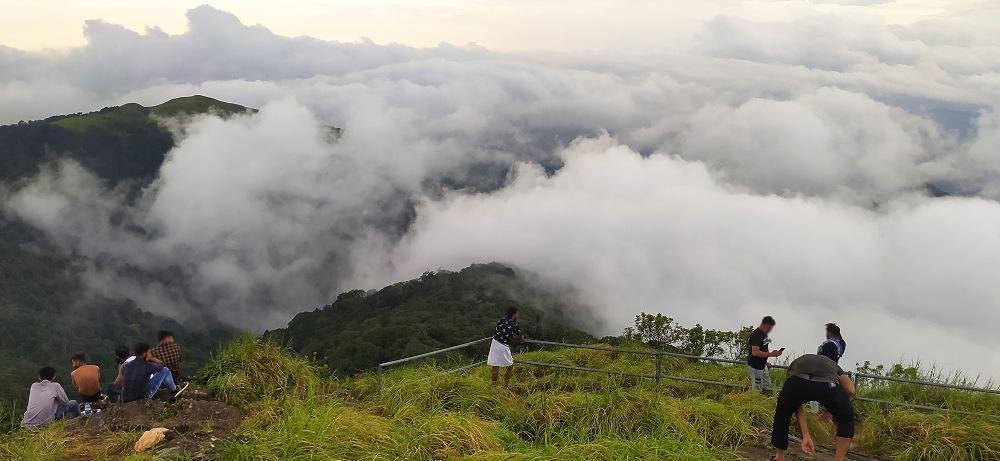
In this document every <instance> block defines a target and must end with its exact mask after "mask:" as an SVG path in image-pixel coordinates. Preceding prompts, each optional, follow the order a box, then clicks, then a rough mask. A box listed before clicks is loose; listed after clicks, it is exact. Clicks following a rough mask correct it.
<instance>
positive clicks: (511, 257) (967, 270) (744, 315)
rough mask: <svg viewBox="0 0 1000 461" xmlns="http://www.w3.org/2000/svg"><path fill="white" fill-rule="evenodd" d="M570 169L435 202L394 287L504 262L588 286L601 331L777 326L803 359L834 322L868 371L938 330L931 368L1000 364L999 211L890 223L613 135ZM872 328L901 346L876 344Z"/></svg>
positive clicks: (907, 213) (989, 205) (947, 205)
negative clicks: (771, 320)
mask: <svg viewBox="0 0 1000 461" xmlns="http://www.w3.org/2000/svg"><path fill="white" fill-rule="evenodd" d="M561 155H562V156H563V157H564V158H565V166H564V167H563V168H562V169H560V170H559V171H558V172H557V173H556V174H554V175H552V176H547V175H546V174H545V173H544V172H543V171H541V170H540V169H538V168H537V167H535V166H532V165H523V166H522V167H521V168H520V169H519V170H518V171H519V173H518V177H517V179H516V180H515V181H514V182H513V183H511V184H510V185H509V186H508V187H506V188H504V189H502V190H499V191H496V192H493V193H489V194H477V195H468V194H452V195H449V196H448V197H447V198H446V199H445V200H438V201H425V202H423V203H422V204H421V205H420V206H419V207H418V209H417V216H418V219H417V221H416V223H415V224H414V226H413V229H412V231H411V233H410V234H409V235H408V236H407V238H406V239H405V240H404V242H403V244H402V245H400V247H399V248H398V250H397V251H398V255H397V256H396V257H395V260H396V261H398V264H397V266H396V269H397V270H398V271H399V274H398V275H397V276H396V277H395V278H399V277H403V276H406V275H409V274H413V273H418V272H419V271H422V270H425V269H426V268H428V267H444V268H455V267H460V266H462V265H464V264H466V262H467V261H487V260H502V261H507V262H509V263H513V264H516V265H518V266H521V267H525V268H528V269H530V270H532V271H536V272H538V273H540V274H545V276H547V277H550V278H552V279H554V280H556V281H558V282H560V283H568V284H573V285H575V286H577V287H578V288H579V290H581V292H582V293H581V297H582V298H583V299H586V300H588V301H589V302H591V303H593V304H595V305H599V306H602V307H603V310H602V311H601V312H600V315H601V316H602V317H603V320H604V321H605V326H604V328H603V329H602V330H601V331H600V332H601V333H614V332H617V331H620V330H621V328H622V327H624V326H626V325H627V323H628V322H629V320H630V319H631V318H632V316H633V315H634V314H635V313H636V312H638V311H640V310H645V311H657V312H667V313H669V314H670V315H672V316H675V317H677V318H678V319H680V320H681V321H683V322H685V323H688V324H692V323H694V322H701V323H702V324H706V325H710V326H713V327H721V328H727V327H732V324H733V322H734V321H736V322H742V324H749V323H752V322H753V321H754V320H755V319H757V318H759V317H762V316H763V315H767V314H772V313H775V312H779V313H780V315H779V322H780V323H781V325H782V328H781V333H780V337H781V338H782V340H784V341H788V342H789V343H790V344H795V345H796V346H794V347H795V348H802V347H803V346H801V344H811V343H810V342H809V341H815V340H816V338H818V337H819V335H820V330H821V329H822V325H823V324H824V323H825V322H829V321H836V322H838V323H840V324H841V325H851V326H853V328H855V329H858V330H862V331H864V332H865V334H864V335H862V334H857V335H851V336H855V338H854V339H856V340H857V344H858V348H857V349H855V350H856V351H857V352H856V355H855V356H854V357H855V358H856V359H858V360H861V358H862V357H864V358H866V359H876V360H883V361H891V360H895V359H899V358H900V356H902V355H903V354H907V355H908V356H909V357H910V358H911V359H913V358H916V357H915V356H914V355H913V354H912V353H911V351H910V348H909V347H907V346H906V345H907V344H912V343H909V341H910V340H911V339H912V338H913V336H912V335H911V333H912V332H917V331H921V332H931V331H935V332H936V333H935V334H934V335H933V336H934V337H938V338H941V337H944V338H945V339H943V341H942V342H939V343H937V344H938V346H940V348H939V349H938V348H935V349H938V350H936V351H930V350H921V351H920V353H919V355H920V356H921V357H922V358H923V359H924V360H926V361H929V362H938V363H949V364H959V365H963V366H967V367H969V368H975V369H984V370H991V369H997V367H998V366H1000V361H997V359H996V357H995V354H993V352H992V351H993V350H995V349H996V347H997V346H998V345H1000V344H998V343H997V342H996V340H995V339H993V337H994V336H995V335H993V334H992V328H993V325H995V324H996V323H997V322H1000V304H998V300H997V297H996V290H995V287H994V286H993V284H992V283H991V282H989V280H994V279H995V278H996V277H997V276H1000V272H998V271H997V269H996V268H997V267H1000V233H998V232H997V230H1000V204H998V203H997V202H993V201H986V200H981V199H948V200H935V201H928V202H920V203H916V204H914V203H906V202H902V203H891V204H888V205H887V207H886V208H887V210H886V211H884V212H882V211H872V210H866V209H862V208H858V207H854V206H849V205H844V204H839V203H836V202H830V201H827V200H821V199H807V198H801V197H795V198H781V197H778V196H774V195H759V194H754V193H748V192H747V191H745V190H740V189H734V188H732V187H731V186H728V185H726V184H724V183H720V182H718V181H717V180H716V179H714V178H713V175H712V174H711V173H710V172H709V171H708V170H707V169H706V167H705V165H703V164H701V163H698V162H688V161H684V160H681V159H678V158H676V157H670V156H667V155H662V154H654V155H652V156H649V157H643V156H641V155H639V154H637V153H636V152H634V151H632V150H631V149H629V148H628V147H626V146H623V145H621V144H619V143H617V142H616V141H615V140H614V139H613V138H610V137H602V138H599V139H596V140H588V141H581V142H578V143H575V144H574V145H572V146H570V147H569V148H568V149H567V150H566V151H564V152H563V153H562V154H561ZM390 278H392V277H390ZM956 312H961V313H962V314H961V315H959V316H956V315H955V313H956ZM734 315H735V316H736V318H735V319H734ZM776 315H777V314H776ZM875 319H879V320H878V322H879V324H880V325H883V327H884V326H886V325H891V326H892V328H891V330H890V331H891V332H887V331H886V330H884V329H883V330H882V332H881V333H878V334H877V335H876V336H871V335H873V334H876V333H877V332H876V330H877V329H878V328H871V327H869V325H870V322H875V321H876V320H875ZM970 319H976V321H975V322H974V323H970ZM960 331H961V332H964V333H961V334H956V333H957V332H960ZM904 332H905V333H904ZM846 334H848V332H847V331H846V329H845V335H846ZM961 337H969V338H976V340H975V341H968V340H963V339H960V338H961ZM792 339H794V340H793V341H791V340H792ZM936 342H937V341H936ZM879 344H882V345H887V344H892V345H893V347H884V348H883V347H879V346H878V345H879ZM959 346H961V350H962V357H961V358H956V357H955V354H954V350H956V349H955V348H956V347H959Z"/></svg>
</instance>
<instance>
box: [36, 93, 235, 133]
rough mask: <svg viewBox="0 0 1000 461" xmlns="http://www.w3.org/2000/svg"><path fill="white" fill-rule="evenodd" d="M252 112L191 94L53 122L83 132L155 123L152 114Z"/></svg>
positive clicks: (120, 129) (170, 115)
mask: <svg viewBox="0 0 1000 461" xmlns="http://www.w3.org/2000/svg"><path fill="white" fill-rule="evenodd" d="M248 110H250V111H252V110H253V109H248V108H246V107H243V106H241V105H239V104H233V103H229V102H224V101H219V100H217V99H212V98H209V97H208V96H202V95H194V96H185V97H182V98H175V99H171V100H169V101H167V102H164V103H162V104H159V105H156V106H150V107H143V106H141V105H139V104H136V103H134V102H133V103H128V104H124V105H121V106H115V107H107V108H104V109H102V110H100V111H97V112H90V113H87V114H80V115H73V116H69V117H65V118H61V119H59V120H56V121H55V122H53V124H54V125H56V126H60V127H62V128H65V129H67V130H70V131H75V132H77V133H82V132H85V131H87V130H90V129H93V128H103V129H106V130H108V131H124V130H129V129H131V128H134V127H136V126H140V125H148V124H150V125H151V124H155V120H153V118H152V116H158V117H175V116H181V115H185V114H204V113H213V112H214V113H219V114H222V115H231V114H236V113H242V112H246V111H248Z"/></svg>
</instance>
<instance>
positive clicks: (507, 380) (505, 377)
mask: <svg viewBox="0 0 1000 461" xmlns="http://www.w3.org/2000/svg"><path fill="white" fill-rule="evenodd" d="M513 373H514V366H513V365H511V366H509V367H507V369H506V370H504V372H503V385H504V386H508V385H510V375H512V374H513Z"/></svg>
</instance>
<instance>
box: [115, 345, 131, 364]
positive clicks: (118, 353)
mask: <svg viewBox="0 0 1000 461" xmlns="http://www.w3.org/2000/svg"><path fill="white" fill-rule="evenodd" d="M115 358H117V359H118V361H119V362H124V361H125V359H127V358H128V346H126V345H124V344H122V345H120V346H118V347H116V348H115Z"/></svg>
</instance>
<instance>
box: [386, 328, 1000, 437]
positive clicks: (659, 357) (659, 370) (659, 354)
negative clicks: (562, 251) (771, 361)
mask: <svg viewBox="0 0 1000 461" xmlns="http://www.w3.org/2000/svg"><path fill="white" fill-rule="evenodd" d="M491 339H492V338H483V339H478V340H475V341H470V342H467V343H464V344H459V345H457V346H452V347H448V348H444V349H439V350H436V351H431V352H427V353H424V354H418V355H414V356H411V357H406V358H402V359H399V360H393V361H390V362H383V363H380V364H379V365H378V368H377V372H376V373H377V384H376V386H377V389H381V387H382V373H383V368H386V367H390V366H393V365H398V364H401V363H405V362H410V361H413V360H419V359H423V358H427V357H431V356H434V355H438V354H443V353H445V352H451V351H456V350H459V349H464V348H467V347H470V346H474V345H476V344H480V343H484V342H486V341H490V340H491ZM524 343H526V344H534V345H537V346H555V347H564V348H572V349H589V350H596V351H603V352H612V353H619V354H634V355H644V356H652V357H655V366H656V369H655V370H656V371H655V373H653V374H649V373H635V372H628V371H621V370H607V369H602V368H588V367H579V366H576V365H566V364H560V363H548V362H535V361H530V360H516V361H515V363H520V364H523V365H531V366H536V367H545V368H555V369H561V370H573V371H582V372H587V373H602V374H608V375H617V376H629V377H634V378H641V379H652V380H654V381H655V382H656V384H657V385H659V384H660V383H661V381H663V380H670V381H680V382H690V383H697V384H706V385H714V386H723V387H728V388H734V389H747V388H749V387H750V386H749V385H748V384H745V383H744V384H734V383H728V382H724V381H713V380H708V379H700V378H692V377H686V376H674V375H668V374H665V373H664V372H663V357H676V358H682V359H688V360H696V361H704V362H714V363H723V364H730V365H745V363H746V362H744V361H742V360H733V359H725V358H720V357H707V356H699V355H691V354H683V353H679V352H668V351H661V350H640V349H624V348H618V347H608V346H594V345H589V344H572V343H562V342H556V341H542V340H536V339H527V340H525V341H524ZM484 363H485V361H478V362H476V363H472V364H469V365H464V366H461V367H457V368H453V369H450V370H445V371H443V372H441V373H440V374H439V375H441V374H449V373H455V372H460V371H464V370H468V369H470V368H474V367H476V366H480V365H482V364H484ZM770 367H771V368H778V369H787V368H788V367H787V366H785V365H771V366H770ZM848 374H849V375H850V376H851V377H852V378H854V379H855V380H856V381H857V384H858V385H859V386H860V378H864V379H873V380H883V381H890V382H898V383H904V384H914V385H920V386H929V387H938V388H945V389H953V390H959V391H965V392H982V393H987V394H1000V389H991V388H981V387H972V386H963V385H956V384H948V383H941V382H935V381H920V380H914V379H906V378H897V377H892V376H882V375H873V374H870V373H857V372H855V373H848ZM432 377H433V376H432ZM856 398H857V400H859V401H863V402H869V403H874V404H883V405H894V406H900V407H906V408H913V409H918V410H925V411H939V412H946V413H954V414H960V415H968V416H984V417H987V418H991V419H996V420H1000V415H993V414H988V413H975V412H968V411H962V410H955V409H950V408H941V407H933V406H928V405H919V404H914V403H908V402H897V401H892V400H882V399H875V398H870V397H862V396H858V397H856Z"/></svg>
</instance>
